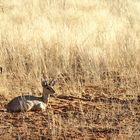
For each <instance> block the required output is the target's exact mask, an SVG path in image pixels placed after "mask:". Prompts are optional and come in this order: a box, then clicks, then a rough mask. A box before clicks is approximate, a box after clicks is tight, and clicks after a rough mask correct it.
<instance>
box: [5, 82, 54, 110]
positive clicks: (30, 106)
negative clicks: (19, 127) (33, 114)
mask: <svg viewBox="0 0 140 140" xmlns="http://www.w3.org/2000/svg"><path fill="white" fill-rule="evenodd" d="M41 83H42V87H43V92H42V96H41V97H36V96H32V95H25V96H18V97H15V98H14V99H12V100H11V101H10V102H9V103H8V104H7V106H6V109H7V111H8V112H20V111H24V112H25V111H45V110H46V107H47V103H48V100H49V96H50V95H53V94H54V93H55V91H54V90H53V88H52V87H51V86H53V85H54V84H55V82H54V81H51V82H49V83H48V82H47V81H42V82H41Z"/></svg>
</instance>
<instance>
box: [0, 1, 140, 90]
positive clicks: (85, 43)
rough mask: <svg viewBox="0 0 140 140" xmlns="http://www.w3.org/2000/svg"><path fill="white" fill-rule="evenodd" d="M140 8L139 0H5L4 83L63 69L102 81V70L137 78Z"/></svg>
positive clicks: (0, 34) (0, 21) (1, 28)
mask: <svg viewBox="0 0 140 140" xmlns="http://www.w3.org/2000/svg"><path fill="white" fill-rule="evenodd" d="M139 9H140V2H139V1H138V0H123V1H121V0H113V1H112V0H102V1H97V0H82V1H80V0H76V1H75V0H59V1H58V0H42V1H40V0H30V1H28V0H22V1H19V0H12V1H10V0H1V1H0V66H1V67H2V68H3V75H4V76H1V81H2V82H1V84H2V87H4V85H5V87H6V88H9V87H10V86H11V84H8V83H9V82H14V81H13V79H16V80H17V81H18V83H19V81H20V82H21V83H22V84H23V83H25V85H29V83H31V81H32V82H33V83H34V84H35V83H38V81H40V79H41V77H58V75H59V76H60V75H64V74H65V75H67V76H68V77H70V80H71V81H72V82H76V84H77V83H78V81H79V79H80V80H81V77H82V80H83V79H84V80H85V82H87V83H88V82H89V81H90V79H92V80H93V81H96V82H97V81H98V82H100V75H101V74H102V73H103V72H104V71H117V72H119V74H120V75H125V76H129V77H136V79H139V70H140V59H139V53H140V46H139V45H140V24H139V22H140V10H139ZM8 90H9V89H8Z"/></svg>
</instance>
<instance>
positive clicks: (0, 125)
mask: <svg viewBox="0 0 140 140" xmlns="http://www.w3.org/2000/svg"><path fill="white" fill-rule="evenodd" d="M6 103H7V101H6V100H4V99H2V98H1V103H0V139H1V140H6V139H7V140H15V139H16V140H26V139H30V140H35V139H36V140H38V139H40V140H46V139H66V140H67V139H86V140H87V139H90V140H96V139H97V140H110V139H115V138H116V139H119V140H121V139H122V140H125V139H134V140H138V139H139V138H140V110H139V108H140V103H139V101H138V100H136V99H133V100H124V99H123V100H121V99H119V98H109V97H106V96H104V95H98V94H96V95H94V96H90V94H84V95H83V96H82V98H78V97H74V96H57V97H55V98H54V97H52V98H51V99H50V102H49V106H48V108H47V109H46V111H45V112H25V113H8V112H4V104H6Z"/></svg>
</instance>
